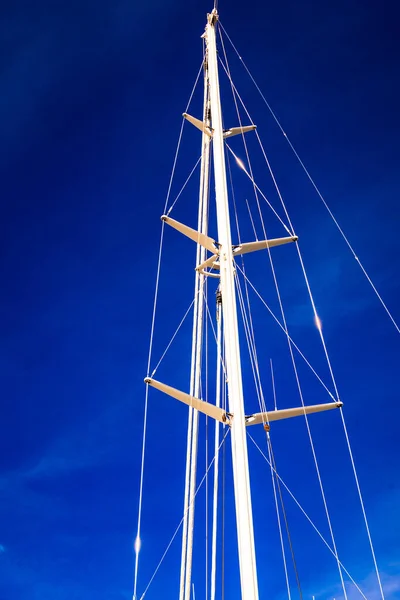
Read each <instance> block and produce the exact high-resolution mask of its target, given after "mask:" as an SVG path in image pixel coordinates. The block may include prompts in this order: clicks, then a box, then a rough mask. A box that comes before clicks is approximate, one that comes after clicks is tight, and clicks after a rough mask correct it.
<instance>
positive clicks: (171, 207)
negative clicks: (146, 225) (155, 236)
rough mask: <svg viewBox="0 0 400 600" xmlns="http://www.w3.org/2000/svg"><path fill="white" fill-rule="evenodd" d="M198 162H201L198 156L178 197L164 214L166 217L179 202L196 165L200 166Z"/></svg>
mask: <svg viewBox="0 0 400 600" xmlns="http://www.w3.org/2000/svg"><path fill="white" fill-rule="evenodd" d="M200 161H201V155H200V156H199V158H198V159H197V161H196V164H195V165H194V167H193V169H192V170H191V171H190V173H189V175H188V176H187V178H186V181H185V183H184V184H183V186H182V187H181V189H180V191H179V193H178V195H177V196H176V198H175V200H174V201H173V203H172V204H171V206H170V207H169V209H168V211H167V212H166V215H167V216H168V215H169V214H170V213H171V211H172V209H173V208H174V206H175V204H176V203H177V202H178V200H179V198H180V196H181V194H182V192H183V190H184V189H185V187H186V186H187V184H188V182H189V180H190V178H191V177H192V175H193V173H194V172H195V170H196V169H197V167H198V165H199V164H200Z"/></svg>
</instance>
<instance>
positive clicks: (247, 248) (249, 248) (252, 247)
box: [233, 235, 299, 256]
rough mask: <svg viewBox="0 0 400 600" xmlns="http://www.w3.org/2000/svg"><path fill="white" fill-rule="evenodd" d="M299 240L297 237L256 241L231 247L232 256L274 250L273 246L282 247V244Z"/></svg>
mask: <svg viewBox="0 0 400 600" xmlns="http://www.w3.org/2000/svg"><path fill="white" fill-rule="evenodd" d="M298 239H299V238H298V237H297V235H293V236H290V237H284V238H275V239H273V240H258V241H256V242H246V243H245V244H240V245H239V246H234V247H233V254H234V256H239V255H241V254H248V253H249V252H257V250H265V249H266V248H274V247H275V246H283V244H290V243H291V242H297V240H298Z"/></svg>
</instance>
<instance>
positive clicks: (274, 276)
mask: <svg viewBox="0 0 400 600" xmlns="http://www.w3.org/2000/svg"><path fill="white" fill-rule="evenodd" d="M220 35H221V32H220ZM221 42H222V47H223V51H224V58H225V62H226V65H227V71H228V76H229V77H230V70H229V65H228V61H227V56H226V52H225V46H224V44H223V39H222V35H221ZM232 94H233V97H234V102H235V107H236V112H237V116H238V119H239V124H240V126H242V123H241V117H240V112H239V108H238V104H237V100H236V96H235V93H234V88H233V87H232ZM242 138H243V144H244V148H245V153H246V159H247V164H248V166H249V173H248V176H249V177H250V178H251V179H252V181H253V185H254V194H255V197H256V201H257V208H258V212H259V216H260V220H261V225H262V230H263V234H264V239H268V236H267V232H266V228H265V223H264V219H263V216H262V212H261V207H260V203H259V199H258V194H257V188H256V185H255V182H254V177H253V172H252V167H251V163H250V157H249V152H248V148H247V144H246V140H245V136H244V134H243V135H242ZM228 148H229V146H228ZM229 150H230V151H231V153H232V154H233V151H232V150H231V149H230V148H229ZM235 158H236V157H235ZM236 160H237V162H238V164H239V165H240V166H241V168H242V169H243V170H245V172H246V174H247V171H246V169H245V167H244V165H243V163H241V161H238V159H237V158H236ZM257 187H258V186H257ZM289 223H290V221H289ZM267 250H268V257H269V263H270V266H271V270H272V276H273V279H274V283H275V290H276V293H277V297H278V302H279V306H280V311H281V316H282V322H283V325H284V330H285V334H286V337H287V342H288V347H289V353H290V357H291V360H292V365H293V371H294V375H295V379H296V383H297V389H298V392H299V397H300V401H301V404H302V406H303V407H305V403H304V397H303V391H302V387H301V384H300V378H299V374H298V369H297V365H296V360H295V357H294V353H293V348H292V345H291V343H290V340H289V332H288V326H287V321H286V316H285V311H284V308H283V302H282V298H281V294H280V290H279V285H278V280H277V277H276V272H275V267H274V262H273V259H272V253H271V250H270V248H269V247H267ZM304 420H305V424H306V428H307V432H308V437H309V441H310V447H311V452H312V455H313V459H314V465H315V470H316V474H317V478H318V482H319V487H320V492H321V497H322V502H323V505H324V509H325V514H326V519H327V522H328V527H329V531H330V534H331V539H332V545H333V548H334V550H335V552H336V559H337V567H338V572H339V577H340V581H341V585H342V590H343V595H344V597H345V600H347V592H346V587H345V584H344V579H343V573H342V569H341V566H340V561H339V556H338V553H337V548H336V541H335V536H334V533H333V528H332V523H331V518H330V512H329V509H328V504H327V500H326V496H325V490H324V486H323V483H322V477H321V473H320V469H319V464H318V459H317V455H316V452H315V447H314V441H313V437H312V433H311V428H310V425H309V421H308V417H307V414H306V412H305V411H304Z"/></svg>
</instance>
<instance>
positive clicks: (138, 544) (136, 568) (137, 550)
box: [133, 55, 204, 600]
mask: <svg viewBox="0 0 400 600" xmlns="http://www.w3.org/2000/svg"><path fill="white" fill-rule="evenodd" d="M203 62H204V55H203V60H202V63H201V65H200V69H199V71H198V73H197V77H196V79H195V82H194V85H193V88H192V91H191V93H190V96H189V100H188V103H187V105H186V109H185V112H187V111H188V110H189V106H190V103H191V101H192V98H193V94H194V91H195V89H196V87H197V83H198V81H199V77H200V73H201V71H202V68H203ZM184 125H185V119H182V123H181V128H180V132H179V137H178V142H177V146H176V150H175V155H174V161H173V165H172V170H171V175H170V179H169V183H168V189H167V194H166V198H165V203H164V211H163V212H164V213H165V211H166V209H167V206H168V202H169V197H170V194H171V188H172V182H173V180H174V175H175V169H176V163H177V160H178V155H179V150H180V146H181V141H182V135H183V128H184ZM164 227H165V223H164V221H163V222H162V225H161V233H160V243H159V250H158V260H157V272H156V283H155V290H154V300H153V310H152V317H151V328H150V341H149V351H148V357H147V371H146V374H147V377H148V376H149V372H150V364H151V359H152V352H153V339H154V328H155V320H156V309H157V300H158V288H159V282H160V271H161V258H162V250H163V241H164ZM148 400H149V386H148V385H146V390H145V398H144V414H143V430H142V452H141V465H140V480H139V503H138V518H137V528H136V538H135V543H134V550H135V566H134V579H133V598H134V600H136V598H137V583H138V573H139V555H140V547H141V537H140V533H141V522H142V506H143V481H144V464H145V450H146V435H147V413H148V404H149V402H148Z"/></svg>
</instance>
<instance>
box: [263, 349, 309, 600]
mask: <svg viewBox="0 0 400 600" xmlns="http://www.w3.org/2000/svg"><path fill="white" fill-rule="evenodd" d="M271 365H272V361H271ZM275 410H276V409H275ZM266 434H267V444H268V455H269V457H270V461H271V465H272V466H271V471H272V473H273V477H275V480H276V487H277V490H278V494H279V499H280V503H281V508H282V515H283V519H284V522H285V528H286V535H287V538H288V543H289V548H290V554H291V556H292V562H293V569H294V573H295V577H296V583H297V589H298V592H299V598H300V600H303V592H302V589H301V584H300V577H299V571H298V568H297V561H296V557H295V555H294V548H293V543H292V536H291V534H290V530H289V521H288V518H287V514H286V509H285V504H284V501H283V495H282V489H281V484H280V481H279V478H278V475H277V470H276V460H275V454H274V452H273V450H272V440H271V436H270V433H269V431H267V432H266Z"/></svg>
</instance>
